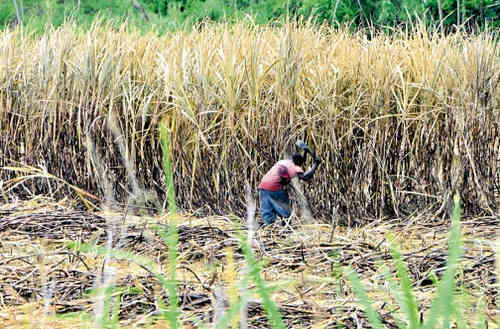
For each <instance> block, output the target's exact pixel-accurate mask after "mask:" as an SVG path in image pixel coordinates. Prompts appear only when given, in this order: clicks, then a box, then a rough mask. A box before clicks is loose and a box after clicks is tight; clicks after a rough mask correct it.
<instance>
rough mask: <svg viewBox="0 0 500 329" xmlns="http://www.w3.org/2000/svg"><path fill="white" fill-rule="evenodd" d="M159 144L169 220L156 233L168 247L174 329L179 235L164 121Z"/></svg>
mask: <svg viewBox="0 0 500 329" xmlns="http://www.w3.org/2000/svg"><path fill="white" fill-rule="evenodd" d="M160 143H161V148H162V153H163V154H162V161H163V169H164V172H165V185H166V188H167V198H168V210H169V215H170V218H169V221H168V231H167V234H166V235H165V233H164V231H163V230H162V229H158V230H157V232H158V233H159V234H160V236H161V237H162V238H163V240H164V241H165V243H166V244H167V246H168V280H167V281H166V287H164V288H166V289H167V292H168V303H169V311H168V312H167V317H168V321H169V323H170V328H171V329H176V328H179V327H180V324H179V315H180V312H179V296H178V294H177V286H178V284H177V279H176V268H177V257H178V251H177V249H178V245H179V233H178V229H177V223H176V220H175V212H176V205H175V186H174V178H173V171H172V170H173V169H172V161H171V160H172V159H171V151H170V150H171V147H170V131H169V130H168V128H167V125H166V123H165V122H164V121H162V123H161V124H160Z"/></svg>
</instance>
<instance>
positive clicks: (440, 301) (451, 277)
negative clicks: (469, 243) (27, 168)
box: [424, 196, 462, 329]
mask: <svg viewBox="0 0 500 329" xmlns="http://www.w3.org/2000/svg"><path fill="white" fill-rule="evenodd" d="M451 221H452V224H451V231H450V236H449V239H448V258H447V264H446V265H447V266H446V270H445V272H444V274H443V278H442V280H441V281H440V282H439V285H438V287H437V294H436V296H435V297H434V300H433V301H432V304H431V309H430V311H429V316H428V317H427V318H426V319H425V320H426V322H425V326H424V328H425V329H434V328H435V327H436V325H437V322H438V320H439V318H440V317H441V316H442V318H443V322H442V328H443V329H445V328H449V326H450V321H451V319H450V315H451V314H452V312H453V297H454V293H455V290H456V282H455V273H456V272H457V267H458V261H459V259H460V256H461V253H462V250H461V249H462V248H461V241H460V201H459V198H458V196H455V201H454V208H453V215H452V218H451Z"/></svg>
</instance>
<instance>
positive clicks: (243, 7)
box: [0, 0, 500, 33]
mask: <svg viewBox="0 0 500 329" xmlns="http://www.w3.org/2000/svg"><path fill="white" fill-rule="evenodd" d="M137 2H138V3H139V4H141V6H142V7H143V8H144V9H145V10H146V13H147V15H148V17H149V20H148V21H146V20H145V19H144V17H143V15H142V13H141V12H140V11H139V10H137V9H136V8H135V7H134V6H133V4H132V2H130V1H120V0H109V1H108V0H81V1H56V0H43V1H37V0H24V1H20V0H11V1H3V2H2V3H1V4H0V26H2V27H6V26H14V25H16V23H17V18H16V10H15V6H14V3H17V4H18V6H20V7H22V9H23V10H22V11H23V12H24V14H25V15H24V21H25V22H24V23H25V25H27V26H28V27H29V28H31V29H32V30H35V31H40V30H43V29H45V28H46V25H47V24H50V25H53V26H55V27H57V26H60V25H61V24H63V22H64V21H65V20H68V19H72V20H74V21H76V22H77V23H78V24H80V25H82V26H83V27H89V26H90V25H92V23H93V22H94V21H95V19H96V18H97V17H99V18H100V19H101V20H102V21H105V22H108V23H110V22H112V23H113V24H119V25H121V24H124V23H126V24H129V25H131V26H134V27H138V28H140V29H145V30H155V31H158V32H161V33H163V32H166V31H170V30H173V29H180V28H184V27H190V26H192V25H193V24H196V23H199V22H202V21H225V22H233V21H237V20H241V19H243V18H246V17H251V18H252V19H253V20H254V22H255V23H257V24H267V23H276V22H279V21H281V20H284V19H286V18H287V17H292V18H299V17H302V18H303V19H306V20H309V19H310V20H312V21H314V22H316V23H318V24H323V23H327V24H330V25H334V26H337V25H343V24H346V23H348V24H351V25H352V26H353V27H366V26H373V27H375V28H378V29H384V30H387V28H389V30H391V29H393V28H395V27H398V26H401V25H406V26H409V27H410V28H411V27H413V26H415V25H416V24H417V23H424V24H426V25H427V26H429V27H432V26H434V27H439V28H441V27H442V28H443V29H444V30H445V31H454V30H456V29H459V28H464V29H465V30H467V31H473V30H477V29H484V28H485V27H487V26H488V27H490V28H498V27H500V20H499V19H498V17H500V3H499V2H498V1H497V0H462V1H457V0H441V1H438V0H429V1H419V0H342V1H340V0H303V1H299V0H266V1H261V0H137ZM439 4H441V8H439V7H440V6H439ZM441 16H442V26H440V22H441V20H440V17H441Z"/></svg>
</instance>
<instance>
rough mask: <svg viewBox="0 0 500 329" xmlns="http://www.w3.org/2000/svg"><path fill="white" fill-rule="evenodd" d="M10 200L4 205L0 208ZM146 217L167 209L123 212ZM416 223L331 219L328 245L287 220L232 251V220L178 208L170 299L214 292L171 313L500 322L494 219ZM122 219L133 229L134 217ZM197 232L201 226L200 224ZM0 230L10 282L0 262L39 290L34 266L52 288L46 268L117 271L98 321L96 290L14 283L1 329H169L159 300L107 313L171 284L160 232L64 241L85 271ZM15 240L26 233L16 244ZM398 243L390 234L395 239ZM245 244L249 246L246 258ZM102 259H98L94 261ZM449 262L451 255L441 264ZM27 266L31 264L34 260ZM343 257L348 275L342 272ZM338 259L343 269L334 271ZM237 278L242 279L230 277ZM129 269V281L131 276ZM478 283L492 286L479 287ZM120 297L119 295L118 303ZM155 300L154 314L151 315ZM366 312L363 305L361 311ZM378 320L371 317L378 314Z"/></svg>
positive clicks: (319, 322) (322, 321) (322, 233)
mask: <svg viewBox="0 0 500 329" xmlns="http://www.w3.org/2000/svg"><path fill="white" fill-rule="evenodd" d="M46 206H47V205H39V206H38V207H40V208H39V210H43V211H44V212H45V213H50V211H54V210H53V209H52V210H51V208H47V207H46ZM7 207H8V206H3V207H2V209H5V208H7ZM16 208H17V209H18V210H21V209H22V208H23V207H22V206H21V205H17V206H16ZM25 208H27V209H30V208H31V209H32V210H26V211H25V212H24V215H27V214H28V215H29V214H30V213H32V214H33V218H36V216H39V215H36V214H37V213H38V214H40V212H36V211H34V210H33V208H36V207H34V206H33V205H31V206H29V207H25ZM70 214H71V212H70V210H69V209H68V216H67V217H68V218H71V216H70ZM102 215H104V216H108V217H110V218H111V217H114V216H118V217H120V216H123V214H113V213H106V214H104V213H103V214H102ZM10 216H14V215H13V214H11V215H9V216H7V217H4V220H7V221H8V220H9V218H13V217H10ZM145 219H147V222H149V224H148V225H147V227H148V228H147V230H148V231H150V232H151V233H153V232H156V229H155V228H154V227H158V225H160V226H161V225H168V223H169V222H170V221H169V218H168V216H164V217H156V218H144V217H137V216H132V215H129V216H128V219H127V222H128V225H133V223H143V222H144V220H145ZM295 220H296V221H298V219H295ZM413 220H414V221H415V223H414V224H413V225H405V223H393V224H389V223H385V224H384V223H379V224H378V225H373V226H367V227H365V228H360V229H346V228H342V227H340V228H337V229H336V230H335V231H334V232H333V233H334V234H333V240H331V242H330V237H331V236H332V232H331V228H330V227H329V226H328V225H320V224H314V225H305V224H299V223H297V224H295V225H293V227H292V228H290V227H289V228H281V227H273V228H269V229H266V230H260V231H257V232H256V236H255V241H256V248H255V249H253V251H251V250H250V249H245V248H243V249H239V247H238V246H241V243H242V242H243V241H244V239H242V236H241V234H242V233H243V232H241V233H238V232H240V231H239V230H236V231H235V227H234V225H233V222H232V219H231V218H229V217H207V218H197V219H196V218H192V217H189V216H178V217H177V218H176V221H177V224H178V228H179V232H180V233H179V243H178V246H177V250H178V251H179V255H178V260H177V264H178V265H177V266H176V270H175V272H176V274H175V278H176V280H177V282H178V285H179V290H178V293H179V294H180V295H179V296H182V294H183V293H184V292H185V291H186V289H188V290H189V289H192V290H193V291H195V292H197V294H202V293H205V292H207V290H206V289H209V290H210V291H211V292H212V293H213V295H212V294H211V293H209V294H208V295H212V297H211V298H213V299H211V303H210V304H205V305H204V306H203V307H199V308H198V309H196V310H193V309H189V308H188V309H186V308H185V306H182V304H183V303H180V304H179V305H180V307H181V308H182V311H181V312H180V313H178V315H177V316H176V319H177V321H179V325H182V326H188V324H189V323H191V324H194V323H197V321H200V322H198V323H199V325H201V323H203V322H204V323H205V325H209V324H210V322H211V320H210V319H209V318H204V319H203V320H202V315H203V314H208V313H207V312H208V311H209V310H212V311H214V312H215V313H217V311H220V315H221V317H219V318H218V321H219V323H226V324H228V323H234V322H232V321H235V320H234V319H238V318H239V316H238V317H235V315H238V314H239V312H238V309H239V307H240V306H242V305H243V304H245V303H248V307H249V308H250V309H251V310H252V312H253V313H250V314H254V315H252V316H249V323H250V326H251V327H259V325H258V324H257V323H261V322H258V321H260V320H258V317H257V318H256V317H255V312H257V314H260V316H262V317H264V318H265V317H267V316H268V317H272V314H275V315H278V316H279V318H281V320H279V318H276V319H275V320H274V321H275V322H274V324H272V323H273V322H272V321H271V322H270V324H271V325H272V327H273V328H278V327H282V325H281V324H279V323H281V321H283V324H284V325H285V326H286V327H291V326H292V327H294V326H295V327H296V326H298V325H299V324H300V323H302V325H305V326H314V327H317V328H327V327H332V326H337V325H340V324H343V325H344V326H345V327H352V326H357V324H356V323H358V324H359V325H361V326H362V327H377V323H378V322H377V321H381V322H382V323H384V325H385V326H387V325H388V324H395V325H398V326H399V327H400V328H402V327H409V328H419V327H421V324H420V318H423V320H424V323H423V327H429V328H431V327H432V328H435V327H442V328H445V327H448V324H451V323H455V322H456V323H458V324H459V327H461V328H466V327H475V328H477V327H481V326H483V325H484V323H485V321H486V322H488V323H489V325H490V326H492V325H495V323H496V322H498V320H499V319H498V314H495V306H494V305H495V304H494V298H495V296H496V295H497V294H498V287H497V286H496V284H495V283H494V281H492V280H494V278H495V277H496V275H495V274H494V272H492V268H493V266H491V265H492V264H493V263H492V259H490V258H491V257H492V255H494V253H495V252H494V247H493V246H492V245H493V243H494V239H496V238H498V233H494V232H497V230H496V225H497V224H495V222H492V221H491V220H490V219H488V220H490V223H491V226H489V225H488V224H487V223H488V221H487V220H485V219H481V218H476V219H474V220H472V219H467V220H465V221H463V223H462V225H461V226H462V228H461V229H460V231H461V233H460V234H459V232H460V231H459V230H458V229H459V226H458V221H457V217H456V216H455V217H454V220H453V225H452V226H451V231H450V225H449V221H445V222H441V223H436V222H432V221H429V220H428V219H426V218H413ZM32 221H36V219H32ZM480 223H482V224H480ZM207 224H209V226H207ZM478 224H479V226H478ZM163 227H167V226H163ZM188 227H190V228H192V229H196V228H200V227H205V229H206V230H207V231H206V232H210V230H215V229H221V230H222V231H223V232H227V233H229V237H227V238H226V237H222V236H221V238H220V239H218V238H217V237H216V235H213V234H215V233H214V232H216V231H212V233H210V234H211V235H208V237H210V236H211V237H212V238H209V241H203V240H197V238H196V235H192V236H191V238H189V239H186V235H185V234H186V232H189V231H187V228H188ZM210 227H212V229H210ZM478 227H479V228H478ZM130 228H131V229H132V226H130ZM196 232H198V233H197V234H200V231H196ZM201 232H203V231H201ZM388 232H390V236H389V235H388ZM450 232H451V235H449V234H450ZM39 233H40V234H43V232H39ZM492 233H493V234H492ZM1 234H2V249H1V251H2V254H1V257H0V261H1V262H2V264H3V265H1V266H0V271H1V273H0V274H1V275H2V277H3V279H4V280H5V279H8V277H5V276H4V273H5V271H8V270H12V272H10V273H11V274H10V276H11V277H12V275H14V274H15V273H17V272H16V271H19V269H20V268H23V267H28V268H32V269H35V270H36V271H35V272H33V273H34V277H33V279H31V278H30V279H29V280H34V281H33V283H32V285H33V287H36V286H40V284H42V285H41V286H40V287H43V281H42V283H40V281H38V280H41V279H42V276H40V274H41V273H48V275H47V283H49V282H51V283H53V284H55V283H57V282H59V286H60V287H63V286H64V285H63V282H64V281H63V279H62V277H58V276H54V273H55V272H54V270H63V271H66V272H67V273H71V271H72V270H80V271H83V272H86V273H96V274H99V273H102V272H103V269H105V268H112V269H114V277H113V280H112V285H111V286H113V287H115V288H114V289H115V290H112V291H109V294H108V295H107V296H108V299H107V300H108V302H109V304H104V305H108V306H106V307H105V310H107V311H108V313H107V318H106V319H107V320H103V319H101V320H99V322H96V321H97V320H96V319H97V318H96V317H94V315H93V312H94V310H95V307H96V306H95V305H97V303H95V295H92V294H88V293H86V295H82V296H81V297H80V298H78V299H74V300H70V301H68V300H64V298H63V297H61V295H60V294H57V290H54V295H53V297H52V299H50V303H48V304H47V300H45V299H41V300H39V301H36V300H31V301H30V298H27V299H24V302H21V300H22V298H23V297H21V296H18V297H13V295H12V294H13V292H11V291H10V290H9V291H3V292H2V300H3V303H4V304H3V306H2V309H1V311H0V319H1V321H2V325H3V326H4V327H9V326H10V327H13V328H14V327H16V326H17V327H18V326H21V325H22V326H27V327H38V326H39V325H40V323H41V322H40V319H43V321H42V323H44V324H45V325H46V326H47V327H53V328H58V327H69V328H85V327H91V328H94V327H103V326H102V325H103V324H106V323H107V325H106V327H113V326H114V327H123V328H133V327H137V326H139V325H140V324H141V323H142V325H145V324H148V323H149V325H150V326H152V327H154V328H162V327H170V328H171V327H172V322H171V320H168V321H167V318H165V319H164V318H163V316H162V314H166V313H162V312H164V311H167V310H168V303H166V304H165V305H164V306H162V305H161V303H160V304H157V305H156V306H154V307H152V308H150V307H149V306H148V307H146V309H144V310H143V311H140V310H141V308H139V309H138V310H139V312H138V313H137V312H134V311H130V310H129V311H126V312H125V313H121V318H120V319H119V321H118V318H117V317H116V316H115V315H114V314H117V312H118V311H117V309H116V307H118V305H121V308H122V311H123V310H124V307H125V305H127V303H128V302H129V301H130V300H131V299H130V298H131V296H136V297H137V298H138V299H136V301H140V300H141V298H142V299H144V298H145V297H147V291H154V294H155V295H156V294H157V295H156V296H160V295H161V291H162V290H163V291H164V292H166V291H167V290H168V288H167V286H163V288H162V283H161V282H162V280H163V279H162V277H164V278H165V279H167V278H170V277H169V275H170V274H168V273H169V272H168V270H167V269H168V268H169V264H170V262H169V261H168V257H166V256H167V254H168V248H165V247H164V246H166V245H168V243H165V242H162V241H163V239H162V237H161V235H158V236H156V238H155V237H154V236H151V237H150V240H149V242H147V245H149V246H150V247H151V248H150V249H147V248H145V247H144V246H142V247H141V244H140V243H139V244H138V245H135V246H134V245H128V246H126V247H125V248H122V250H118V249H116V250H115V249H114V248H112V249H111V250H109V249H107V248H106V243H105V241H103V242H104V243H98V244H95V243H91V244H88V243H84V244H79V245H75V244H73V246H77V248H78V249H80V251H81V257H83V259H84V260H85V263H86V265H87V266H88V267H89V268H88V269H86V268H85V267H84V266H83V264H82V263H79V262H73V263H72V262H71V261H69V260H67V257H66V256H64V257H66V258H64V259H66V261H62V260H64V259H63V258H58V257H59V256H57V255H52V256H49V255H47V256H44V257H42V258H40V257H34V256H36V255H40V254H48V253H50V252H54V251H61V250H67V249H66V247H65V246H66V243H65V242H64V241H57V240H47V239H40V238H33V239H32V240H31V241H27V240H26V238H25V237H23V236H22V230H18V231H17V232H15V231H9V230H7V231H3V232H2V233H1ZM203 239H207V235H204V238H203ZM212 239H214V240H212ZM21 241H25V242H24V244H23V243H22V242H21ZM97 241H99V240H97ZM237 241H239V242H237ZM395 241H399V243H397V245H398V247H396V245H395ZM458 241H462V242H461V243H462V244H463V246H464V248H463V255H464V257H459V255H460V250H461V249H460V247H459V245H457V244H456V243H457V242H458ZM235 242H237V243H235ZM220 243H224V244H226V245H227V246H228V247H229V246H232V247H231V249H232V250H233V253H228V252H227V249H226V248H221V247H220ZM162 246H163V247H162ZM447 250H448V251H447ZM40 251H41V253H40ZM391 251H392V256H391ZM196 252H199V256H198V257H193V255H195V254H196ZM251 253H255V255H254V256H252V254H251ZM26 255H34V256H33V257H31V258H24V259H25V260H27V261H28V263H26V262H23V261H20V260H17V261H16V260H11V259H12V258H16V257H20V256H26ZM161 255H164V256H165V257H161ZM446 255H448V256H446ZM253 257H255V258H253ZM105 259H107V261H106V263H105V264H103V262H104V261H105ZM459 259H460V261H458V260H459ZM446 260H447V261H448V263H447V264H446V265H447V266H444V265H445V263H444V262H445V261H446ZM6 261H9V263H8V264H7V263H5V262H6ZM27 264H32V265H33V267H30V266H31V265H27ZM56 264H59V265H56ZM137 264H139V265H141V266H138V265H137ZM54 266H56V267H55V268H54ZM248 266H250V269H249V270H250V271H249V272H246V270H245V268H247V267H248ZM347 266H349V267H350V268H351V269H353V270H354V272H352V271H348V270H347ZM344 268H345V269H346V270H345V271H342V269H344ZM16 269H17V270H16ZM44 271H45V272H44ZM104 272H105V271H104ZM20 273H24V272H20ZM152 273H153V274H154V275H153V276H154V277H156V276H157V278H158V280H153V281H151V282H153V283H154V282H156V284H157V288H154V289H153V288H149V286H148V282H150V281H148V280H150V279H148V280H146V279H145V277H148V275H151V274H152ZM193 273H195V274H196V277H195V276H194V275H193ZM245 273H247V274H245ZM354 273H356V274H354ZM238 277H239V278H240V280H238V279H236V278H238ZM356 277H357V278H356ZM129 278H133V280H132V281H130V279H129ZM455 280H456V281H455ZM484 280H486V281H484ZM242 281H245V282H247V284H246V287H247V289H248V295H246V294H245V293H241V294H240V299H238V298H236V299H233V302H235V303H233V304H230V305H229V306H232V308H230V309H229V310H227V313H225V312H226V311H225V309H224V308H222V309H217V306H216V305H220V304H218V302H217V298H221V297H216V296H217V295H218V293H215V292H216V291H217V289H218V288H217V287H219V288H221V289H222V290H221V291H223V292H224V294H223V295H225V296H226V297H224V298H233V297H229V296H230V295H231V294H230V291H231V289H237V291H241V290H240V289H242V288H243V286H242V285H241V284H240V283H241V282H242ZM433 281H434V283H432V282H433ZM453 281H455V283H453ZM5 282H8V281H5ZM125 282H130V283H132V284H129V285H128V286H127V284H125V285H124V283H125ZM437 282H440V283H439V284H438V283H437ZM484 282H489V283H486V285H485V283H484ZM90 283H91V284H92V282H90ZM48 286H50V285H48ZM56 286H57V285H56ZM12 287H13V288H16V287H17V285H16V284H12ZM180 287H182V288H180ZM231 287H233V288H231ZM455 287H456V288H455ZM132 288H133V291H135V292H133V293H132V290H130V289H132ZM149 289H153V290H149ZM156 289H160V290H156ZM40 291H41V290H40ZM19 293H21V291H19ZM141 296H143V297H141ZM266 296H267V297H266ZM136 297H134V298H136ZM150 297H151V296H150ZM12 298H21V299H19V300H18V301H17V302H18V303H21V304H22V305H20V306H15V305H12V306H8V305H5V303H8V302H9V301H11V302H12V300H13V299H12ZM266 299H268V302H270V303H271V304H269V305H270V306H269V307H270V308H269V310H270V311H269V313H266V312H265V308H266V307H265V306H264V304H265V303H266ZM118 300H120V303H118V304H117V301H118ZM132 300H134V299H132ZM452 300H453V302H452ZM151 301H152V300H151ZM184 302H185V301H184ZM148 303H149V302H148ZM64 305H65V307H67V305H73V306H72V307H80V308H81V309H82V311H80V312H66V314H59V315H54V312H56V311H57V310H59V311H58V312H60V311H61V310H62V309H63V306H64ZM113 305H114V306H113ZM139 305H140V304H139ZM145 305H146V304H145ZM272 305H275V306H272ZM219 307H220V306H219ZM155 309H156V310H157V311H156V312H154V313H151V311H154V310H155ZM369 309H371V310H372V311H370V312H367V311H368V310H369ZM147 310H149V311H147ZM162 310H163V311H162ZM435 310H439V311H438V313H437V315H436V313H434V312H436V311H435ZM446 310H448V311H446ZM136 311H137V310H136ZM143 312H145V313H143ZM276 312H279V313H276ZM370 314H371V315H370ZM433 314H434V315H433ZM442 315H449V318H447V317H442V318H441V321H439V325H438V324H437V323H436V322H433V321H435V320H437V319H438V318H439V317H440V316H442ZM367 316H368V317H367ZM377 318H378V319H379V320H376V319H377ZM212 320H213V319H212ZM255 321H257V322H255ZM294 321H298V322H294ZM168 323H170V324H168Z"/></svg>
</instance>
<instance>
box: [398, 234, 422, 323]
mask: <svg viewBox="0 0 500 329" xmlns="http://www.w3.org/2000/svg"><path fill="white" fill-rule="evenodd" d="M391 240H392V242H391V254H392V258H393V259H394V263H395V264H394V265H395V266H396V271H397V273H398V277H399V280H400V296H399V298H398V302H399V305H400V307H401V309H402V310H403V312H404V313H405V314H406V316H407V318H408V322H409V328H410V329H417V328H419V327H420V323H419V320H418V307H417V303H416V301H415V295H414V294H413V290H412V288H411V286H412V283H411V279H410V275H409V273H408V268H407V267H406V264H405V263H404V262H403V260H402V259H401V252H400V250H399V247H398V246H397V244H396V242H395V241H394V239H391Z"/></svg>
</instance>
